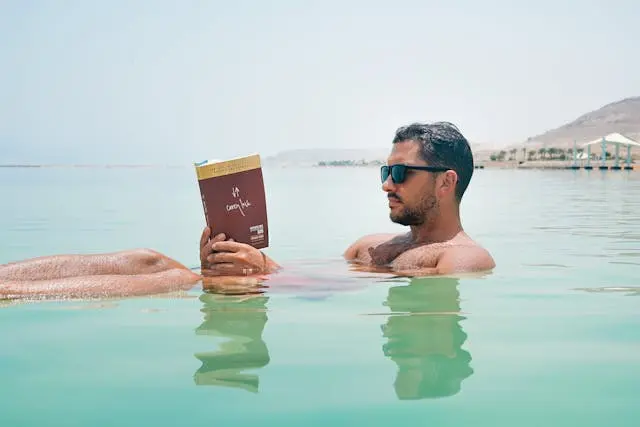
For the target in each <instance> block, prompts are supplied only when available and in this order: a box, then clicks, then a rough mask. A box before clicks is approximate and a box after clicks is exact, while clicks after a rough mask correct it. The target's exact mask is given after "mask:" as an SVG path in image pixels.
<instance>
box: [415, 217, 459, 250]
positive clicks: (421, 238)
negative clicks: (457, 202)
mask: <svg viewBox="0 0 640 427" xmlns="http://www.w3.org/2000/svg"><path fill="white" fill-rule="evenodd" d="M461 231H463V228H462V224H461V222H460V217H459V216H458V215H457V214H452V215H446V216H445V215H439V217H438V218H435V219H434V220H433V221H430V222H425V223H424V224H422V225H414V226H411V239H412V240H413V242H414V243H418V244H424V243H439V242H446V241H448V240H451V239H453V238H454V237H455V236H456V235H458V234H459V233H460V232H461Z"/></svg>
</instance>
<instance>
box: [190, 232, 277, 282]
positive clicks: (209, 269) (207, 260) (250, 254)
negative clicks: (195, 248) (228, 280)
mask: <svg viewBox="0 0 640 427" xmlns="http://www.w3.org/2000/svg"><path fill="white" fill-rule="evenodd" d="M210 236H211V229H210V228H209V227H206V228H205V229H204V231H203V232H202V237H200V266H201V273H202V275H203V276H205V277H206V276H251V275H256V274H269V273H272V272H274V271H277V270H279V269H280V266H279V265H278V263H276V262H275V261H274V260H272V259H271V258H269V257H268V256H266V255H265V254H264V253H263V252H262V251H259V250H258V249H256V248H254V247H253V246H251V245H248V244H245V243H239V242H234V241H233V239H229V240H226V236H225V235H224V234H218V235H217V236H216V237H214V238H213V239H211V240H209V238H210Z"/></svg>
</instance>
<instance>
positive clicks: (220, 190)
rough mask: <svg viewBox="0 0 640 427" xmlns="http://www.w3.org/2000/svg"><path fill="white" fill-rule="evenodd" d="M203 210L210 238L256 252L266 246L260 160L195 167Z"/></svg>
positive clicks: (256, 157)
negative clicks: (218, 237)
mask: <svg viewBox="0 0 640 427" xmlns="http://www.w3.org/2000/svg"><path fill="white" fill-rule="evenodd" d="M195 167H196V174H197V177H198V185H199V186H200V195H201V197H202V206H203V208H204V216H205V219H206V222H207V226H209V227H210V228H211V235H212V236H215V235H217V234H220V233H224V234H225V235H226V236H227V239H229V238H231V239H233V240H235V241H236V242H241V243H247V244H249V245H251V246H253V247H255V248H257V249H262V248H266V247H267V246H269V227H268V222H267V204H266V197H265V189H264V180H263V176H262V165H261V162H260V156H259V155H258V154H253V155H250V156H245V157H238V158H235V159H230V160H223V161H205V162H201V163H196V164H195Z"/></svg>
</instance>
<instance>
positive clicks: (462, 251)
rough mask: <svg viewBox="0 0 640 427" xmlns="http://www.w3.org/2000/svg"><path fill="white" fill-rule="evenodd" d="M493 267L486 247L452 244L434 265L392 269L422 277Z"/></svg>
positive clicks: (402, 274) (477, 271) (484, 269)
mask: <svg viewBox="0 0 640 427" xmlns="http://www.w3.org/2000/svg"><path fill="white" fill-rule="evenodd" d="M494 267H495V262H494V260H493V258H492V257H491V255H490V254H489V252H488V251H487V250H486V249H484V248H482V247H480V246H452V247H450V248H448V249H446V250H445V251H444V252H443V253H442V254H441V255H440V257H439V258H438V262H437V264H436V266H435V267H433V266H426V265H416V267H415V268H400V269H393V270H392V271H393V273H395V274H397V275H399V276H406V277H424V276H443V275H451V274H461V273H481V272H487V271H489V270H491V269H493V268H494Z"/></svg>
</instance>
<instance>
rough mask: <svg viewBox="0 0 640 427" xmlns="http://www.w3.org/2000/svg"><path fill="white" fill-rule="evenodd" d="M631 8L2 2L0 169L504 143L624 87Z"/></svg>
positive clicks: (637, 51)
mask: <svg viewBox="0 0 640 427" xmlns="http://www.w3.org/2000/svg"><path fill="white" fill-rule="evenodd" d="M639 41H640V2H636V1H613V0H612V1H606V2H605V1H599V2H596V1H587V0H584V1H579V0H575V1H564V2H559V1H558V2H556V1H547V0H537V1H528V2H523V1H520V2H518V1H506V0H505V1H472V0H468V1H453V0H450V1H439V2H436V1H426V0H422V1H399V0H396V1H374V0H369V1H346V0H343V1H330V0H325V1H316V2H310V1H307V2H304V1H293V0H291V1H267V0H263V1H259V0H254V1H234V2H231V1H229V2H222V1H178V0H176V1H164V0H147V1H142V0H138V1H124V0H117V1H101V2H99V1H62V0H60V1H27V0H13V1H9V0H0V96H1V100H2V101H1V102H0V146H1V147H2V148H1V150H0V163H3V162H7V161H9V162H10V161H40V162H46V161H52V162H102V161H108V162H133V163H147V162H165V163H190V162H192V161H194V160H200V159H203V158H211V157H227V156H232V155H240V154H245V153H248V152H253V151H259V152H261V153H262V154H264V155H269V154H273V153H275V152H278V151H280V150H285V149H290V148H311V147H339V146H346V147H350V148H366V147H373V148H379V147H386V146H387V144H389V142H390V140H391V138H392V136H393V132H394V131H395V129H396V128H397V127H398V126H400V125H402V124H406V123H408V122H412V121H435V120H449V121H452V122H454V123H456V124H457V125H458V126H459V127H460V128H461V130H462V131H463V133H464V134H465V135H466V136H467V137H468V138H469V139H470V140H472V141H476V142H483V143H485V142H486V143H496V144H504V143H512V142H520V141H522V140H524V139H525V138H526V137H528V136H531V135H533V134H537V133H540V132H542V131H545V130H547V129H549V128H552V127H556V126H558V125H561V124H564V123H565V122H567V121H569V120H573V119H574V118H576V117H577V116H578V115H580V114H582V113H584V112H586V111H589V110H592V109H596V108H599V107H601V106H602V105H604V104H607V103H609V102H612V101H616V100H619V99H621V98H625V97H629V96H635V95H639V94H640V72H639V71H638V70H639V68H640V67H639V66H640V47H639V44H638V43H639Z"/></svg>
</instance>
